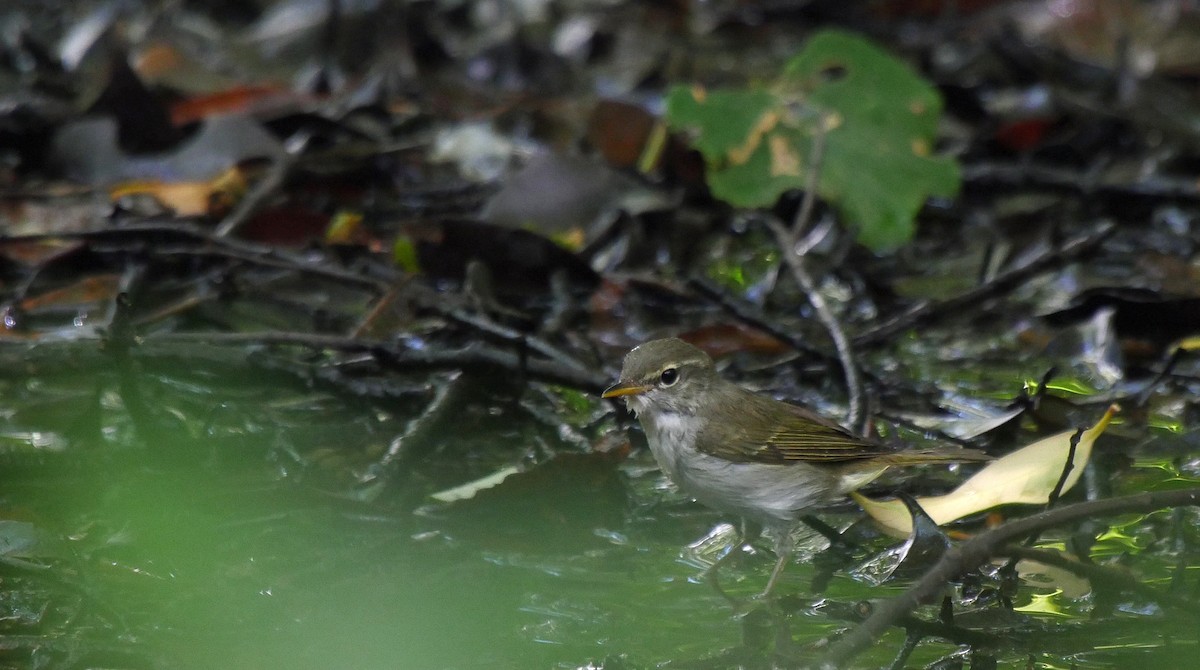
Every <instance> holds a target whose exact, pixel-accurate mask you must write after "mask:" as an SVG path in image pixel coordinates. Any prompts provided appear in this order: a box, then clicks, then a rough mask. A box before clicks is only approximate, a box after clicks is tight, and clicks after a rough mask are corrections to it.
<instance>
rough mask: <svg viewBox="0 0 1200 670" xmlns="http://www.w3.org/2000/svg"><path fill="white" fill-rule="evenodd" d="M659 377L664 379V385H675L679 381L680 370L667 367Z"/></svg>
mask: <svg viewBox="0 0 1200 670" xmlns="http://www.w3.org/2000/svg"><path fill="white" fill-rule="evenodd" d="M658 378H659V379H660V380H662V384H663V386H673V385H674V384H675V382H677V381H679V370H676V369H675V368H667V369H666V370H663V371H662V374H661V375H659V376H658Z"/></svg>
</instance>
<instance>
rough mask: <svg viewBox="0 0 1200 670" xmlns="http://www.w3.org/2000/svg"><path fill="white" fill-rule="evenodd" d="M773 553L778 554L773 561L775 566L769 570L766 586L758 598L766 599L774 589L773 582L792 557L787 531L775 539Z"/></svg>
mask: <svg viewBox="0 0 1200 670" xmlns="http://www.w3.org/2000/svg"><path fill="white" fill-rule="evenodd" d="M775 553H776V554H777V555H778V556H779V560H777V561H775V568H774V569H773V570H771V578H770V579H768V580H767V588H765V589H763V592H762V593H760V594H759V595H758V597H759V598H763V599H766V598H767V597H769V596H770V595H771V591H773V590H775V583H776V582H778V581H779V575H782V574H783V569H784V568H786V567H787V564H788V561H790V560H791V559H792V546H791V538H790V537H788V534H787V533H784V534H782V537H781V538H780V539H779V540H776V542H775Z"/></svg>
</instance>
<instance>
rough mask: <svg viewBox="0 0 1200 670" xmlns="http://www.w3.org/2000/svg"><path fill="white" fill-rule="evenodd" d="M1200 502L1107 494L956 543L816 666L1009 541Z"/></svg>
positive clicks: (848, 653) (1193, 491)
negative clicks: (1077, 523) (1088, 521)
mask: <svg viewBox="0 0 1200 670" xmlns="http://www.w3.org/2000/svg"><path fill="white" fill-rule="evenodd" d="M1183 505H1200V488H1190V489H1181V490H1177V491H1155V492H1151V493H1139V494H1136V495H1131V496H1124V497H1120V498H1107V499H1105V500H1095V501H1089V502H1083V503H1077V504H1074V505H1066V506H1064V507H1058V508H1055V509H1052V510H1048V511H1045V512H1041V513H1040V514H1034V515H1033V516H1029V517H1026V518H1024V519H1018V520H1016V521H1011V522H1009V523H1006V524H1004V525H1003V526H1000V527H999V528H995V529H993V530H990V531H987V532H986V533H982V534H980V535H978V536H976V537H974V538H973V539H971V540H968V541H966V542H964V543H962V544H960V545H957V546H954V547H951V548H950V549H949V550H948V551H947V552H946V554H945V555H944V556H942V558H941V560H939V561H938V562H937V563H936V564H934V566H933V567H932V568H930V569H929V570H928V571H927V572H926V573H925V574H924V575H923V576H922V577H921V579H920V580H918V581H917V583H915V584H913V585H912V586H911V587H910V588H909V589H908V590H907V591H905V592H904V593H903V594H902V595H900V596H897V597H896V598H892V599H890V600H886V601H884V602H882V603H880V605H879V606H878V607H876V608H875V610H874V612H872V614H871V616H869V617H867V619H866V620H865V621H863V622H862V623H861V624H859V625H858V626H856V627H855V628H854V629H852V630H851V631H850V632H849V633H847V634H846V635H844V636H842V638H841V639H839V640H837V641H836V642H834V643H833V644H831V645H830V646H829V651H828V652H827V653H826V655H825V657H824V658H823V659H822V660H821V661H820V663H819V665H818V666H817V667H819V668H822V670H825V669H827V668H828V669H834V668H839V667H842V666H843V664H845V663H846V662H848V661H849V660H850V659H852V658H854V657H855V656H857V655H858V654H859V653H861V652H862V651H863V650H865V649H866V648H867V647H869V646H870V645H871V643H872V642H873V641H874V640H875V639H876V638H877V637H879V636H880V635H881V634H882V633H883V632H884V631H885V630H887V629H888V627H889V626H891V625H893V624H895V623H897V622H899V621H900V620H901V619H902V618H903V617H904V616H906V615H907V614H909V613H910V612H912V611H913V610H914V609H916V608H917V607H918V606H919V605H921V604H922V603H923V602H926V601H927V600H929V599H930V598H931V597H933V596H934V595H936V594H937V593H939V592H941V590H942V589H943V588H945V586H946V583H947V582H949V581H950V580H952V579H954V578H956V577H957V576H958V575H961V574H962V573H964V572H966V571H968V570H971V569H973V568H975V567H977V566H978V565H980V564H981V563H983V562H984V561H987V560H988V559H990V558H992V557H993V556H995V555H997V554H998V553H1000V552H1001V549H1002V548H1003V547H1004V546H1005V545H1007V544H1008V543H1010V542H1012V541H1014V540H1016V539H1018V538H1023V537H1026V536H1028V535H1030V534H1032V533H1035V532H1038V531H1041V530H1043V529H1046V528H1051V527H1054V526H1061V525H1064V524H1068V523H1072V522H1074V521H1079V520H1082V519H1090V518H1094V517H1099V516H1109V515H1113V514H1126V513H1131V512H1150V511H1154V510H1158V509H1162V508H1164V507H1180V506H1183Z"/></svg>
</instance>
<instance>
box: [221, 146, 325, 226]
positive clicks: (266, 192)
mask: <svg viewBox="0 0 1200 670" xmlns="http://www.w3.org/2000/svg"><path fill="white" fill-rule="evenodd" d="M305 144H307V143H305ZM295 162H296V161H295V158H294V156H293V154H291V153H289V152H287V151H281V152H279V155H278V156H276V157H275V160H274V162H272V163H271V167H270V168H268V169H267V173H266V174H265V175H263V177H262V179H260V180H259V181H258V183H257V184H255V185H254V188H253V189H252V190H251V191H250V192H249V193H247V194H246V195H245V197H243V198H242V199H241V201H240V202H238V204H237V207H234V208H233V211H232V212H230V213H229V214H228V215H227V216H226V217H225V218H224V219H223V220H222V221H221V223H220V225H218V226H217V230H216V232H215V233H214V234H215V235H216V236H217V237H229V236H231V235H233V234H234V233H236V232H237V231H238V229H239V228H241V227H242V226H244V225H246V223H247V222H248V221H250V219H251V218H252V217H253V216H254V215H255V214H257V213H258V212H259V210H261V209H262V208H263V207H264V206H266V204H267V202H269V201H270V200H271V199H272V198H274V197H275V195H276V194H277V193H279V191H280V190H281V189H283V185H284V184H285V183H286V182H287V178H288V176H289V175H291V173H292V167H293V166H294V165H295Z"/></svg>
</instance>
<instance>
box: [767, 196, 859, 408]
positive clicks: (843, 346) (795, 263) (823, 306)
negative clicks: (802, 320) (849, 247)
mask: <svg viewBox="0 0 1200 670" xmlns="http://www.w3.org/2000/svg"><path fill="white" fill-rule="evenodd" d="M768 225H770V227H771V230H772V232H774V233H775V239H776V240H778V241H779V244H780V245H781V246H782V245H786V244H788V243H789V242H790V241H791V240H792V236H791V234H790V233H789V232H788V231H787V230H786V229H785V228H784V227H783V224H781V223H779V222H778V221H776V220H774V219H768ZM783 260H784V262H785V263H787V266H788V269H790V270H791V271H792V277H793V278H795V280H796V283H797V284H799V285H800V287H801V288H802V289H803V290H804V293H805V295H807V296H808V302H809V303H811V304H812V306H813V310H814V311H815V312H816V313H817V318H818V319H819V320H820V321H821V325H823V326H825V330H826V331H827V332H828V333H829V338H830V339H831V340H833V347H834V349H836V350H837V354H838V361H839V362H840V363H841V365H842V374H843V376H844V377H845V379H846V395H847V404H848V406H849V407H848V409H847V411H846V426H847V427H850V428H853V429H855V430H858V429H860V426H859V423H860V422H861V420H862V407H863V403H862V398H863V387H862V376H861V375H860V374H859V372H858V365H857V364H856V363H855V362H854V350H853V349H852V348H851V346H850V338H848V337H846V331H845V330H844V329H843V328H842V324H841V322H840V321H838V319H837V316H836V315H834V313H833V310H832V309H831V308H830V307H829V303H827V302H825V298H824V296H822V295H821V293H820V291H818V290H817V285H816V282H815V281H813V278H812V276H811V275H809V274H808V269H807V268H805V267H804V259H803V258H801V257H800V256H797V255H796V254H795V253H794V252H793V251H792V249H791V247H790V246H784V247H783Z"/></svg>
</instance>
